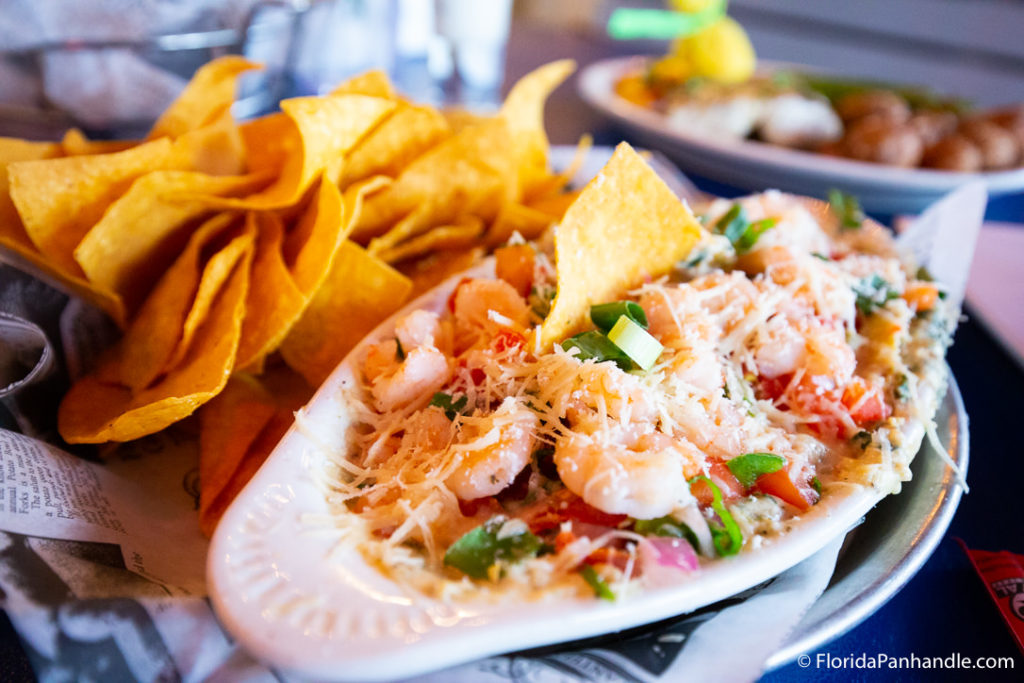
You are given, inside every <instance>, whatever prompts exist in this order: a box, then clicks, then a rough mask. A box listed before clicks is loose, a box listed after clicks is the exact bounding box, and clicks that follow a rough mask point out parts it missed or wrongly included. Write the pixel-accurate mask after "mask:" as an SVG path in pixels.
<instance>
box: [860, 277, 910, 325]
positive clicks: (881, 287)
mask: <svg viewBox="0 0 1024 683" xmlns="http://www.w3.org/2000/svg"><path fill="white" fill-rule="evenodd" d="M853 293H854V294H856V295H857V301H856V304H857V310H859V311H860V312H861V313H863V314H864V315H871V314H872V313H874V312H875V310H876V309H879V308H882V307H883V306H885V305H886V304H887V303H889V302H890V301H892V300H893V299H898V298H900V295H899V294H898V293H897V292H896V290H894V289H893V288H892V287H890V286H889V283H888V282H886V281H885V279H884V278H882V276H880V275H878V274H877V273H876V274H874V275H872V276H871V277H866V278H864V279H863V280H861V281H860V282H858V283H857V284H855V285H854V286H853Z"/></svg>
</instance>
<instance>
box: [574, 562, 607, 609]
mask: <svg viewBox="0 0 1024 683" xmlns="http://www.w3.org/2000/svg"><path fill="white" fill-rule="evenodd" d="M580 574H581V575H583V580H584V581H586V582H587V585H589V586H590V587H591V588H592V589H593V590H594V595H596V596H597V597H599V598H602V599H603V600H615V593H613V592H612V589H611V588H609V587H608V582H607V581H605V580H604V579H602V578H601V577H600V576H598V575H597V571H596V570H595V569H594V568H593V567H591V566H590V565H589V564H585V565H583V567H582V568H581V569H580Z"/></svg>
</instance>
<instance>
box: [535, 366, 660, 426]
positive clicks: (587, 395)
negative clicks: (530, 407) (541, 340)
mask: <svg viewBox="0 0 1024 683" xmlns="http://www.w3.org/2000/svg"><path fill="white" fill-rule="evenodd" d="M537 388H538V391H539V392H540V397H539V399H540V400H541V401H547V402H550V403H551V406H552V408H554V410H555V412H556V414H557V415H559V416H560V417H565V418H566V419H567V420H568V421H569V424H570V425H571V426H572V428H573V429H577V430H582V431H591V430H593V429H596V428H599V427H601V426H604V424H605V423H606V418H610V419H611V420H615V421H620V422H623V423H628V422H631V421H636V420H650V419H653V418H654V416H655V415H656V407H655V406H654V404H653V403H652V402H651V400H650V398H649V392H648V390H647V389H645V387H644V386H643V383H642V382H641V381H640V379H639V378H637V377H636V376H634V375H631V374H629V373H627V372H623V371H622V370H621V369H620V368H619V367H618V366H617V365H615V364H614V363H595V362H594V361H579V360H577V359H576V358H574V357H572V356H569V355H568V354H565V353H561V352H559V353H555V354H550V355H547V356H544V357H543V360H542V363H541V366H540V368H539V370H538V375H537Z"/></svg>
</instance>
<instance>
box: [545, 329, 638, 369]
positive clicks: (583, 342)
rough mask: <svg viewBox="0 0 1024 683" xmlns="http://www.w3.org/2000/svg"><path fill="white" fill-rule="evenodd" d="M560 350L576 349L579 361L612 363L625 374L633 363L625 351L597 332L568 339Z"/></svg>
mask: <svg viewBox="0 0 1024 683" xmlns="http://www.w3.org/2000/svg"><path fill="white" fill-rule="evenodd" d="M562 348H563V349H565V350H566V351H570V350H572V349H578V351H577V352H576V357H577V358H579V359H580V360H587V359H590V358H593V359H594V360H596V361H597V362H598V363H603V362H605V361H612V362H614V363H615V364H616V365H618V366H619V367H620V368H622V369H623V370H625V371H626V372H629V371H630V370H632V369H633V361H631V360H630V359H629V356H627V355H626V353H625V351H623V350H622V349H620V348H619V347H618V346H616V345H615V344H613V343H612V342H611V340H610V339H608V337H606V336H604V335H603V334H601V333H600V332H598V331H597V330H590V331H588V332H581V333H580V334H577V335H576V336H574V337H569V338H568V339H566V340H565V341H564V342H562Z"/></svg>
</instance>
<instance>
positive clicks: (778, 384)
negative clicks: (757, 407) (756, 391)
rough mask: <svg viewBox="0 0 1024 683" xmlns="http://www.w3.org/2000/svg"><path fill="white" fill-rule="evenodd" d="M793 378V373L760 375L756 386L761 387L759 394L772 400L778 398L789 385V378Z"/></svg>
mask: <svg viewBox="0 0 1024 683" xmlns="http://www.w3.org/2000/svg"><path fill="white" fill-rule="evenodd" d="M792 379H793V373H786V374H785V375H779V376H778V377H762V378H761V380H760V382H758V386H759V388H760V389H761V394H762V396H763V397H764V398H768V399H771V400H772V401H776V400H778V398H779V397H780V396H782V392H784V391H785V390H786V387H788V386H789V382H790V380H792Z"/></svg>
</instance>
